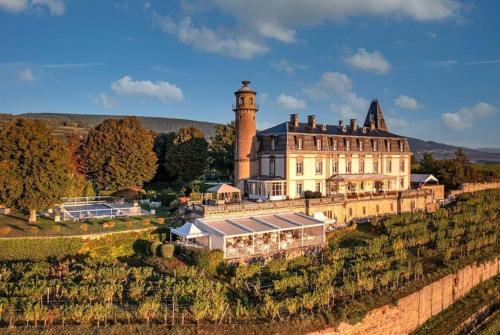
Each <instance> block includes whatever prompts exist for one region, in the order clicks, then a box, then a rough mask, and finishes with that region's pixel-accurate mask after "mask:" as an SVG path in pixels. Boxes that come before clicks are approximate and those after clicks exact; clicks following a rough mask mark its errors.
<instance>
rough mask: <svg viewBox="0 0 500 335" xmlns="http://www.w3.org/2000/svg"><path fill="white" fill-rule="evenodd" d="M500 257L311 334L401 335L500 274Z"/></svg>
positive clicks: (472, 266)
mask: <svg viewBox="0 0 500 335" xmlns="http://www.w3.org/2000/svg"><path fill="white" fill-rule="evenodd" d="M499 267H500V257H497V258H496V259H495V260H493V261H490V262H488V263H485V264H480V265H477V264H472V265H469V266H466V267H464V268H462V269H460V270H459V271H458V272H457V273H454V274H450V275H448V276H446V277H443V278H441V279H440V280H438V281H435V282H433V283H432V284H429V285H427V286H425V287H424V288H422V289H421V290H419V291H417V292H415V293H413V294H410V295H408V296H406V297H404V298H401V299H399V300H398V302H397V304H396V305H395V306H393V305H384V306H382V307H379V308H376V309H374V310H372V311H370V312H368V314H367V315H366V316H365V318H364V319H363V320H362V321H361V322H359V323H357V324H355V325H349V324H347V323H341V324H340V325H339V326H338V327H336V328H327V329H324V330H322V331H318V332H313V333H310V334H309V335H320V334H321V335H358V334H359V335H361V334H363V335H389V334H392V335H402V334H409V333H410V332H412V331H413V330H415V329H416V328H417V327H418V326H420V325H421V324H423V323H424V322H425V321H427V320H428V319H430V318H431V317H432V316H434V315H436V314H438V313H439V312H441V311H442V310H444V309H445V308H447V307H448V306H450V305H451V304H452V303H454V302H455V301H457V300H459V299H460V298H462V297H463V296H464V295H466V294H467V293H468V292H469V291H470V290H471V289H472V288H473V287H475V286H476V285H478V284H479V283H482V282H483V281H486V280H488V279H490V278H492V277H494V276H495V275H497V274H498V273H499Z"/></svg>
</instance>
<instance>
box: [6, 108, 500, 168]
mask: <svg viewBox="0 0 500 335" xmlns="http://www.w3.org/2000/svg"><path fill="white" fill-rule="evenodd" d="M18 116H23V117H29V118H37V119H44V120H47V121H48V122H49V123H51V124H52V125H53V126H54V127H55V130H54V133H55V134H56V135H63V134H65V133H68V132H77V133H85V132H86V131H87V129H88V128H90V127H93V126H95V125H97V124H99V123H101V122H102V121H103V120H105V119H108V118H113V117H114V118H119V117H122V116H120V115H92V114H66V113H60V114H58V113H29V114H21V115H11V114H0V125H1V123H2V121H10V120H13V119H15V117H18ZM139 119H140V120H141V122H142V124H143V125H144V126H145V127H146V128H148V129H151V130H154V131H156V132H158V133H168V132H172V131H177V130H179V129H180V128H182V127H190V126H193V127H197V128H198V129H200V130H201V131H203V133H204V134H205V135H206V136H208V137H211V136H213V135H214V132H215V131H214V127H215V125H216V123H211V122H202V121H194V120H186V119H173V118H167V117H146V116H139ZM408 141H409V142H410V148H411V150H412V151H413V153H414V154H415V157H416V158H417V159H421V158H422V156H423V154H424V153H426V152H430V153H432V154H433V156H434V158H436V159H443V158H452V157H453V156H454V154H455V150H456V149H457V147H456V146H453V145H448V144H443V143H438V142H434V141H424V140H420V139H417V138H411V137H410V138H408ZM464 151H465V154H466V155H467V156H468V157H469V159H471V160H473V161H489V162H500V152H494V150H491V149H489V150H487V151H486V150H485V151H482V150H474V149H468V148H464Z"/></svg>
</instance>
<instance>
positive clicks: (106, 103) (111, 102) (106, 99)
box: [90, 93, 117, 109]
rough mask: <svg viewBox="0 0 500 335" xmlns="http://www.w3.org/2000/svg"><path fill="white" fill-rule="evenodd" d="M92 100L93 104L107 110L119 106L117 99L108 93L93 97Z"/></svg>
mask: <svg viewBox="0 0 500 335" xmlns="http://www.w3.org/2000/svg"><path fill="white" fill-rule="evenodd" d="M90 98H91V100H92V102H93V103H95V104H96V105H99V106H101V107H103V108H106V109H113V108H115V107H116V106H117V103H116V101H115V99H113V97H111V96H109V95H108V94H106V93H101V94H99V95H98V96H95V97H94V96H91V97H90Z"/></svg>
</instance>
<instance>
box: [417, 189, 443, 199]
mask: <svg viewBox="0 0 500 335" xmlns="http://www.w3.org/2000/svg"><path fill="white" fill-rule="evenodd" d="M422 188H425V189H428V190H432V192H433V194H434V199H435V200H436V201H440V200H444V185H424V186H422Z"/></svg>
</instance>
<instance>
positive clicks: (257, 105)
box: [233, 104, 259, 111]
mask: <svg viewBox="0 0 500 335" xmlns="http://www.w3.org/2000/svg"><path fill="white" fill-rule="evenodd" d="M238 109H251V110H255V111H258V110H259V104H253V105H239V104H238V105H237V104H233V111H237V110H238Z"/></svg>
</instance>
